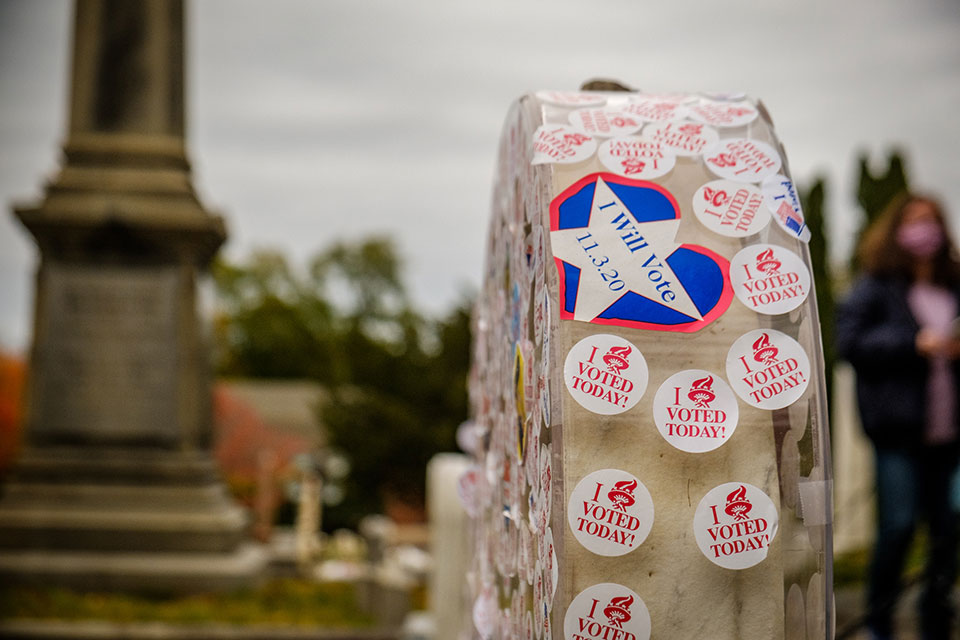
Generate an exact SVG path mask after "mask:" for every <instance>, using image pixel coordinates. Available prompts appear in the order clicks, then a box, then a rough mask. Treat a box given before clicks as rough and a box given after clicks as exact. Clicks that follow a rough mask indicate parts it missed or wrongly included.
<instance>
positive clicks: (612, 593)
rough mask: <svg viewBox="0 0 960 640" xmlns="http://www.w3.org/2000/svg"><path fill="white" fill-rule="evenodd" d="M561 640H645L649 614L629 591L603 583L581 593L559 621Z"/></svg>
mask: <svg viewBox="0 0 960 640" xmlns="http://www.w3.org/2000/svg"><path fill="white" fill-rule="evenodd" d="M563 637H564V640H613V639H614V638H618V639H620V640H634V639H635V640H649V638H650V612H649V611H647V605H646V604H644V602H643V600H641V599H640V596H638V595H637V594H636V593H634V591H633V590H632V589H628V588H627V587H624V586H623V585H619V584H615V583H613V582H603V583H600V584H595V585H593V586H592V587H587V588H586V589H584V590H583V591H581V592H580V593H579V594H578V595H577V597H576V598H574V599H573V602H571V603H570V606H569V607H568V608H567V614H566V616H564V619H563Z"/></svg>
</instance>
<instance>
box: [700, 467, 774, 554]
mask: <svg viewBox="0 0 960 640" xmlns="http://www.w3.org/2000/svg"><path fill="white" fill-rule="evenodd" d="M779 521H780V518H779V515H778V514H777V508H776V506H775V505H774V504H773V500H771V499H770V497H769V496H768V495H767V494H766V493H764V492H763V491H762V490H761V489H758V488H757V487H755V486H753V485H752V484H748V483H746V482H727V483H725V484H721V485H720V486H718V487H714V488H713V489H711V490H710V491H709V492H708V493H707V495H705V496H704V497H703V499H702V500H700V504H698V505H697V510H696V512H694V516H693V533H694V536H695V537H696V540H697V546H699V547H700V551H701V552H703V555H705V556H706V557H707V559H708V560H710V562H712V563H714V564H716V565H719V566H721V567H724V568H725V569H747V568H749V567H752V566H754V565H757V564H759V563H761V562H763V561H764V560H765V559H766V557H767V553H768V551H769V549H770V543H771V542H772V541H773V539H774V537H775V536H776V535H777V528H778V525H779Z"/></svg>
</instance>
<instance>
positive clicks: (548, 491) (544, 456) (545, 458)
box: [540, 444, 553, 520]
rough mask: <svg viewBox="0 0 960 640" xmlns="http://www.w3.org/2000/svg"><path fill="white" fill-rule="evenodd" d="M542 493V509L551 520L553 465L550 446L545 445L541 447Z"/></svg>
mask: <svg viewBox="0 0 960 640" xmlns="http://www.w3.org/2000/svg"><path fill="white" fill-rule="evenodd" d="M540 493H541V499H542V500H543V505H542V509H543V511H544V513H545V515H546V519H547V520H549V519H550V505H551V504H552V500H553V463H552V462H551V460H550V446H549V445H545V444H541V445H540Z"/></svg>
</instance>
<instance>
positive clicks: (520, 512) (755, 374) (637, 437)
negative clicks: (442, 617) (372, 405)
mask: <svg viewBox="0 0 960 640" xmlns="http://www.w3.org/2000/svg"><path fill="white" fill-rule="evenodd" d="M610 88H614V89H615V88H616V87H604V88H602V89H600V90H588V91H581V92H563V91H539V92H536V93H535V94H530V95H526V96H523V97H522V98H521V99H519V100H518V101H517V102H515V103H514V105H513V106H512V107H511V109H510V111H509V113H508V115H507V119H506V122H505V125H504V128H503V133H502V136H501V142H500V148H499V155H498V158H497V169H496V172H495V180H494V190H493V198H492V202H493V211H492V218H491V225H490V233H489V239H488V243H487V262H486V267H485V272H484V284H483V288H482V290H481V294H480V296H479V300H478V303H477V306H476V309H475V314H474V328H475V333H474V340H475V345H474V361H473V369H472V372H471V378H470V379H471V387H470V393H471V406H472V414H473V420H474V422H475V425H476V426H475V427H474V430H475V432H476V437H475V438H474V441H475V443H476V446H475V447H473V449H472V451H473V452H474V454H475V460H474V462H473V465H472V466H471V468H470V469H468V470H467V471H466V472H465V473H464V474H463V475H462V477H461V479H460V481H459V491H460V495H461V499H462V501H463V503H464V506H465V507H466V510H467V512H468V514H470V516H471V517H472V521H473V523H474V526H473V538H472V543H473V544H472V549H473V554H472V560H471V566H470V570H469V571H468V574H467V585H468V587H469V590H470V605H471V606H470V609H469V610H470V613H471V614H472V624H471V625H470V629H468V630H467V631H468V632H469V633H470V634H471V637H474V638H484V639H489V638H516V637H520V638H525V639H531V638H537V639H541V638H548V639H550V640H559V639H561V638H562V639H563V640H588V639H589V640H599V639H601V638H602V639H604V640H610V639H613V638H620V639H623V640H649V638H711V639H712V640H744V639H747V638H749V639H751V640H752V639H759V638H763V639H764V640H823V639H826V638H832V637H833V625H832V622H833V613H832V611H833V602H832V593H831V589H832V556H831V539H832V507H831V478H830V468H831V465H830V451H829V440H828V430H827V428H826V403H825V389H824V378H823V358H822V351H821V344H820V333H819V324H818V320H817V312H816V303H815V296H814V295H813V292H812V285H813V283H812V282H811V277H810V268H809V265H810V252H809V250H808V248H807V244H806V243H807V241H808V240H809V238H810V233H809V230H807V229H806V227H805V225H804V223H803V212H802V210H801V208H800V203H799V201H798V199H797V198H796V191H795V190H794V188H793V184H792V182H791V180H790V177H789V176H790V174H789V170H788V167H787V165H786V158H785V154H784V151H783V148H782V146H781V145H780V143H779V141H778V139H777V137H776V135H775V133H774V130H773V126H772V122H771V120H770V118H769V115H768V114H767V112H766V110H765V109H764V107H763V105H762V104H761V103H759V102H756V101H754V100H752V99H749V98H748V97H746V96H743V95H730V94H727V95H715V94H714V95H708V94H695V93H676V94H668V95H654V94H645V93H638V92H624V91H611V90H609V89H610Z"/></svg>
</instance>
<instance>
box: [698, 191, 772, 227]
mask: <svg viewBox="0 0 960 640" xmlns="http://www.w3.org/2000/svg"><path fill="white" fill-rule="evenodd" d="M693 213H694V214H695V215H696V216H697V220H699V221H700V223H701V224H702V225H703V226H705V227H706V228H707V229H710V230H711V231H713V232H715V233H719V234H720V235H722V236H728V237H731V238H745V237H747V236H751V235H753V234H755V233H758V232H759V231H761V230H762V229H763V228H764V227H765V226H767V225H768V224H769V223H770V212H769V211H768V210H767V208H766V207H765V206H764V204H763V194H762V193H761V192H760V189H758V188H757V187H756V186H754V185H752V184H747V183H745V182H734V181H733V180H712V181H711V182H708V183H707V184H705V185H703V186H702V187H700V188H699V189H697V191H696V193H694V194H693Z"/></svg>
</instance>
